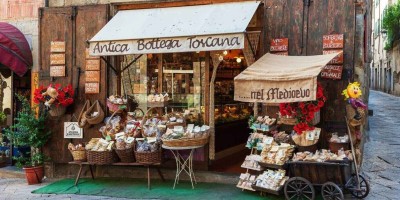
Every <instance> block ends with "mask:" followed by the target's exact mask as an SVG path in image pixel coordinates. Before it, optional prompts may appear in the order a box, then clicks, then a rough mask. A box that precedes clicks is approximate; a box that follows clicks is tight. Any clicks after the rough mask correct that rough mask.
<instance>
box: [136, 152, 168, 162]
mask: <svg viewBox="0 0 400 200" xmlns="http://www.w3.org/2000/svg"><path fill="white" fill-rule="evenodd" d="M161 155H162V151H161V150H159V151H155V152H138V151H135V158H136V162H138V163H161V157H162V156H161Z"/></svg>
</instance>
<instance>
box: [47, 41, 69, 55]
mask: <svg viewBox="0 0 400 200" xmlns="http://www.w3.org/2000/svg"><path fill="white" fill-rule="evenodd" d="M50 52H58V53H63V52H65V42H56V41H52V42H51V43H50Z"/></svg>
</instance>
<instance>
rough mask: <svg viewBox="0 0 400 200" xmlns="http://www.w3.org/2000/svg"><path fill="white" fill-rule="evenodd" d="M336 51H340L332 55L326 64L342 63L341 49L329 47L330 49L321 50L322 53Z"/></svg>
mask: <svg viewBox="0 0 400 200" xmlns="http://www.w3.org/2000/svg"><path fill="white" fill-rule="evenodd" d="M337 52H342V53H340V54H339V55H337V56H336V57H334V58H333V59H332V60H331V61H329V63H328V64H334V65H335V64H343V50H341V49H331V50H323V51H322V54H324V55H326V54H331V53H337Z"/></svg>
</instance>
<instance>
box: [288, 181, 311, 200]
mask: <svg viewBox="0 0 400 200" xmlns="http://www.w3.org/2000/svg"><path fill="white" fill-rule="evenodd" d="M284 192H285V197H286V199H289V200H290V199H306V200H314V198H315V190H314V187H313V186H312V184H311V183H310V181H308V180H307V179H305V178H302V177H293V178H290V179H289V180H288V181H287V182H286V184H285V189H284Z"/></svg>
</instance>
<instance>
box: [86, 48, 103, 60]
mask: <svg viewBox="0 0 400 200" xmlns="http://www.w3.org/2000/svg"><path fill="white" fill-rule="evenodd" d="M85 55H86V59H100V58H99V57H97V56H91V55H89V48H86V50H85Z"/></svg>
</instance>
